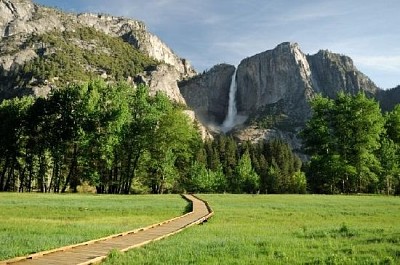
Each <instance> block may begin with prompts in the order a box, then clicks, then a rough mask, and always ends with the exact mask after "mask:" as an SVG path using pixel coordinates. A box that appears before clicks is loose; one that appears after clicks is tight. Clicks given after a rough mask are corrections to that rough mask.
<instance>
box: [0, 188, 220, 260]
mask: <svg viewBox="0 0 400 265" xmlns="http://www.w3.org/2000/svg"><path fill="white" fill-rule="evenodd" d="M183 196H184V198H185V199H187V200H188V201H191V203H192V206H193V207H192V211H191V212H190V213H187V214H185V215H182V216H179V217H176V218H173V219H170V220H167V221H164V222H162V223H159V224H154V225H151V226H149V227H145V228H141V229H136V230H133V231H129V232H125V233H121V234H117V235H112V236H109V237H105V238H101V239H97V240H92V241H89V242H85V243H81V244H77V245H71V246H66V247H62V248H58V249H54V250H50V251H44V252H39V253H36V254H32V255H29V256H27V257H19V258H14V259H11V260H5V261H0V265H4V264H14V265H18V264H56V265H62V264H68V265H69V264H74V265H75V264H79V265H86V264H96V263H100V262H101V261H102V260H104V259H105V258H106V257H107V255H108V253H109V252H110V251H111V250H115V249H116V250H119V251H122V252H125V251H128V250H130V249H132V248H137V247H140V246H143V245H145V244H148V243H150V242H153V241H156V240H160V239H162V238H165V237H168V236H170V235H173V234H176V233H178V232H180V231H182V230H183V229H185V228H187V227H190V226H192V225H195V224H200V223H202V222H204V221H206V220H207V219H208V218H210V217H211V216H212V215H213V211H212V210H211V208H210V207H209V205H208V204H207V202H205V201H203V200H200V199H199V198H197V197H195V196H193V195H183Z"/></svg>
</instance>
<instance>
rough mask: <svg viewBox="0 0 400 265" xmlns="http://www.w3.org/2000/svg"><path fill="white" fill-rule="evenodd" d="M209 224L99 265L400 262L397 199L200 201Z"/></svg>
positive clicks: (240, 197) (224, 198) (399, 203)
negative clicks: (206, 205)
mask: <svg viewBox="0 0 400 265" xmlns="http://www.w3.org/2000/svg"><path fill="white" fill-rule="evenodd" d="M200 197H202V198H204V199H206V200H208V201H209V203H210V205H211V207H212V208H213V209H214V211H215V215H214V217H212V218H211V219H210V220H209V221H208V222H207V223H206V224H204V225H199V226H195V227H192V228H190V229H187V230H185V231H183V232H182V233H179V234H177V235H175V236H173V237H170V238H167V239H164V240H162V241H159V242H156V243H152V244H149V245H147V246H145V247H143V248H139V249H134V250H131V251H129V252H127V253H119V252H117V251H113V252H112V253H110V255H109V257H108V259H107V260H106V261H105V263H104V264H400V198H399V197H384V196H323V195H255V196H253V195H201V196H200Z"/></svg>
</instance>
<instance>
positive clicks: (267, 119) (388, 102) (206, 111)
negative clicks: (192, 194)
mask: <svg viewBox="0 0 400 265" xmlns="http://www.w3.org/2000/svg"><path fill="white" fill-rule="evenodd" d="M233 71H234V68H233V66H229V67H228V66H226V65H219V66H216V67H215V68H213V69H212V70H211V71H210V72H208V73H205V74H203V75H201V76H197V77H194V78H192V79H190V80H188V81H186V82H184V84H183V85H181V86H180V90H181V92H182V94H183V96H184V98H185V99H186V102H187V104H188V105H189V106H191V107H192V108H193V109H194V110H195V112H196V114H198V115H201V116H202V118H203V120H206V121H209V120H211V121H215V122H217V123H219V124H220V123H221V122H222V121H223V118H224V117H225V115H226V112H227V108H228V105H227V104H228V103H227V98H228V88H229V83H230V76H231V75H232V73H233ZM236 80H237V94H236V101H237V110H238V113H239V114H241V115H243V116H248V117H249V118H248V120H247V121H246V123H244V124H242V125H239V126H237V127H236V128H234V129H233V131H232V133H233V135H234V136H235V137H236V138H238V139H239V140H241V141H244V140H251V141H258V140H261V139H271V138H276V137H278V138H284V139H285V140H286V141H287V142H288V143H290V144H291V145H292V147H293V148H294V149H295V150H296V149H299V148H300V147H301V141H300V138H299V137H298V133H299V131H300V130H301V129H302V127H303V126H304V124H305V122H306V121H307V120H308V118H309V117H310V115H311V109H310V106H309V100H310V99H312V98H313V97H314V96H315V95H316V94H317V93H320V94H322V95H324V96H328V97H331V98H334V97H335V96H336V95H337V93H338V92H339V91H344V92H347V93H352V94H355V93H357V92H360V91H363V92H364V93H366V94H367V95H369V96H372V97H376V98H377V99H378V100H379V101H380V102H381V103H382V108H383V109H385V106H388V107H387V108H386V109H390V108H392V107H393V106H394V104H396V103H399V102H400V96H399V95H400V93H399V91H400V89H399V88H394V89H392V90H389V91H383V90H381V89H379V88H378V87H377V86H376V85H375V84H374V83H373V82H372V81H371V80H370V79H369V78H368V77H367V76H365V75H364V74H362V73H361V72H359V71H358V70H357V68H356V67H355V66H354V64H353V61H352V60H351V59H350V58H349V57H347V56H344V55H340V54H335V53H332V52H329V51H326V50H321V51H319V52H318V53H317V54H314V55H305V54H304V53H303V52H302V51H301V50H300V48H299V46H298V44H296V43H289V42H285V43H282V44H280V45H278V46H277V47H276V48H275V49H273V50H268V51H265V52H262V53H260V54H256V55H254V56H251V57H249V58H246V59H244V60H242V61H241V63H240V64H239V66H238V69H237V77H236Z"/></svg>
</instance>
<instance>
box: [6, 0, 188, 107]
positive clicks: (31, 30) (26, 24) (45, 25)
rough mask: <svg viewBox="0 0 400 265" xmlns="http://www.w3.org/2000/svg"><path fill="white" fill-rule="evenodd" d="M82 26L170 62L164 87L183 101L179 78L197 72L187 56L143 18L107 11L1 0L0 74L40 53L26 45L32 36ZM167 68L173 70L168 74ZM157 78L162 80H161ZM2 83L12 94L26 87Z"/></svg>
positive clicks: (23, 0) (13, 68)
mask: <svg viewBox="0 0 400 265" xmlns="http://www.w3.org/2000/svg"><path fill="white" fill-rule="evenodd" d="M79 27H91V28H95V29H96V30H98V31H101V32H104V33H106V34H108V35H110V36H113V37H120V38H123V39H124V40H125V41H127V42H129V43H130V44H132V45H133V46H134V47H135V48H137V49H138V50H140V51H141V52H143V53H144V54H146V55H147V56H149V57H151V58H154V59H156V60H157V61H158V62H160V63H161V64H167V65H170V66H171V67H167V66H165V67H163V68H162V70H161V72H163V73H164V74H165V76H167V79H168V80H169V81H163V82H162V85H169V87H168V86H166V87H164V90H165V91H166V92H168V93H167V94H171V95H172V94H174V96H173V99H178V102H184V100H183V98H182V97H181V96H180V95H178V94H179V91H178V90H177V82H178V81H180V80H182V79H184V78H189V77H192V76H193V75H195V74H196V73H195V71H194V69H193V68H192V67H191V65H190V63H189V62H188V61H187V60H185V59H182V58H180V57H179V56H177V55H176V54H175V53H174V52H173V51H172V50H171V49H170V48H169V47H168V46H167V45H166V44H165V43H163V42H162V41H161V40H160V39H159V38H158V37H157V36H155V35H153V34H152V33H150V32H148V31H147V29H146V26H145V24H144V23H143V22H141V21H137V20H132V19H127V18H121V17H114V16H108V15H99V14H88V13H84V14H73V13H64V12H61V11H58V10H56V9H52V8H47V7H43V6H39V5H36V4H34V3H32V1H30V0H0V38H1V42H0V75H1V76H3V77H7V76H10V75H12V74H13V71H16V70H17V69H18V68H19V67H20V66H22V65H24V64H25V63H26V62H27V61H30V60H32V59H34V58H36V57H37V56H39V55H38V54H37V50H38V47H36V46H29V45H26V41H27V39H29V38H30V37H31V36H34V35H41V34H44V33H48V32H51V31H60V32H63V31H66V30H68V31H74V29H76V28H79ZM38 45H40V44H38ZM166 69H169V70H170V73H168V74H167V73H166ZM158 73H160V69H156V72H155V73H148V74H147V75H149V76H155V77H157V76H158ZM172 78H175V82H172ZM155 82H156V83H159V84H161V83H160V81H155ZM153 83H154V82H153ZM41 85H43V84H41ZM0 86H1V87H0V90H1V94H2V95H3V96H4V95H8V96H12V95H15V94H16V91H21V90H24V89H25V88H20V87H9V85H7V84H5V83H4V82H3V84H0ZM153 87H159V86H158V85H153ZM29 89H30V91H31V92H35V91H38V93H39V94H43V93H42V92H43V91H45V90H43V89H39V86H38V87H31V88H29ZM169 90H171V91H169Z"/></svg>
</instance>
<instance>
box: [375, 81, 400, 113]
mask: <svg viewBox="0 0 400 265" xmlns="http://www.w3.org/2000/svg"><path fill="white" fill-rule="evenodd" d="M377 99H378V100H379V103H380V105H381V108H382V110H383V111H391V110H392V109H393V108H394V107H395V106H396V105H397V104H400V86H397V87H395V88H392V89H388V90H378V94H377Z"/></svg>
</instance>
